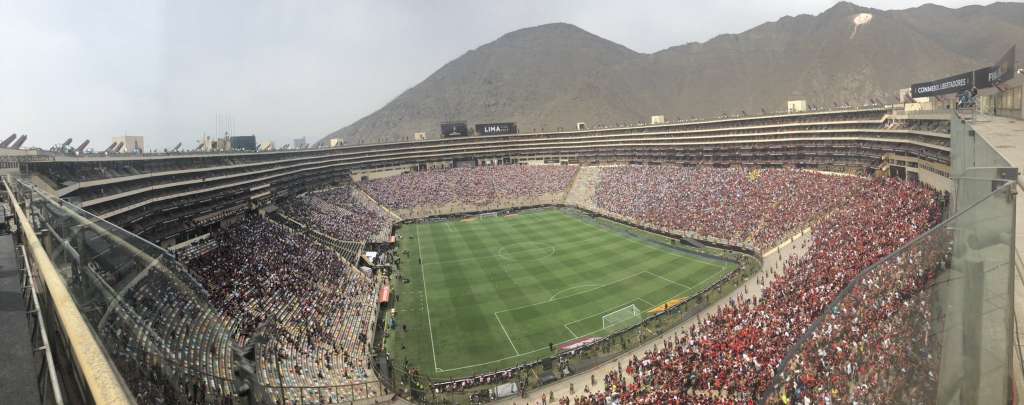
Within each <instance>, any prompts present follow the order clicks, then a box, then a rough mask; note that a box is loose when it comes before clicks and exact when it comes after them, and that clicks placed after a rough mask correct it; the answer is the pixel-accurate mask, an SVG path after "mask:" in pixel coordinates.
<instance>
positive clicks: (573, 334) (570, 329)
mask: <svg viewBox="0 0 1024 405" xmlns="http://www.w3.org/2000/svg"><path fill="white" fill-rule="evenodd" d="M562 326H564V327H565V329H567V330H568V331H569V333H571V334H572V337H573V338H574V339H579V336H576V332H573V331H572V328H570V327H569V324H564V325H562Z"/></svg>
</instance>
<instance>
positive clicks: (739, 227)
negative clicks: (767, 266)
mask: <svg viewBox="0 0 1024 405" xmlns="http://www.w3.org/2000/svg"><path fill="white" fill-rule="evenodd" d="M599 176H600V181H599V184H598V185H597V190H596V192H595V193H594V197H593V199H594V201H593V202H594V204H595V206H596V208H598V209H599V210H604V211H607V212H611V213H613V214H618V215H621V216H624V217H626V218H628V219H631V220H633V221H636V222H639V223H643V224H647V225H651V226H654V227H658V228H663V229H667V230H671V231H674V232H679V233H685V232H690V233H694V234H696V235H697V236H699V237H713V238H718V239H723V240H725V241H729V242H732V243H733V244H737V245H745V244H752V245H753V246H755V247H756V248H757V249H761V250H764V249H767V248H769V247H772V246H775V245H777V244H778V242H779V241H780V240H782V239H785V238H787V237H789V236H790V234H791V233H792V232H794V231H798V230H800V229H799V228H803V227H805V226H807V225H808V224H809V223H810V222H811V221H813V220H816V219H818V218H820V217H821V216H823V215H824V214H827V213H828V212H830V211H831V210H833V209H835V208H837V207H838V206H839V205H840V203H841V202H843V201H844V200H845V198H846V197H848V196H849V195H850V194H851V193H853V192H855V188H854V185H855V184H857V183H859V182H861V181H862V180H861V179H858V178H856V177H852V176H837V175H828V174H822V173H818V172H812V171H799V170H785V169H764V170H753V171H747V170H745V169H721V168H696V167H681V166H669V165H659V166H619V167H607V168H602V169H601V172H600V175H599Z"/></svg>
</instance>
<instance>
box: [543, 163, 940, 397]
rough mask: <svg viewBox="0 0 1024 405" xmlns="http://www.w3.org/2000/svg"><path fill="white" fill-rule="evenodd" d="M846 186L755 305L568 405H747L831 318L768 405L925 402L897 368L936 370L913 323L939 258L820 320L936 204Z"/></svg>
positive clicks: (889, 276)
mask: <svg viewBox="0 0 1024 405" xmlns="http://www.w3.org/2000/svg"><path fill="white" fill-rule="evenodd" d="M847 186H848V187H849V190H847V192H846V193H842V194H840V196H839V200H838V201H837V202H838V204H837V205H836V207H837V209H836V210H835V212H833V213H832V214H831V215H830V216H828V217H827V218H825V219H824V220H822V221H821V222H819V223H818V224H817V225H815V226H814V232H813V233H812V239H811V240H810V241H809V242H808V243H809V246H808V250H807V253H806V254H805V255H803V256H802V257H799V258H796V257H791V258H789V260H787V261H786V263H785V265H784V266H783V269H782V274H780V275H779V276H778V277H776V278H774V279H772V280H771V281H770V283H768V285H766V286H765V287H764V289H763V290H762V294H761V295H760V296H759V297H747V298H741V299H740V300H738V301H733V302H731V303H730V304H728V305H725V306H722V307H720V308H718V309H717V311H716V312H715V313H713V314H711V315H710V316H707V317H705V318H704V319H701V320H700V321H698V322H697V323H696V324H695V325H693V326H691V327H690V328H689V329H688V330H686V331H683V332H680V333H677V334H676V335H675V336H672V337H668V338H666V339H665V340H664V341H663V342H662V344H661V345H660V347H659V348H657V349H655V350H650V351H647V352H645V353H643V354H642V355H638V356H633V357H632V358H631V359H629V361H628V366H627V367H625V368H624V370H623V371H622V372H621V373H620V372H613V373H610V374H608V375H606V376H605V377H604V378H605V382H606V386H605V389H604V390H602V391H599V392H595V393H590V394H586V395H583V396H579V397H577V398H574V402H575V403H576V404H606V403H635V404H684V403H685V404H691V403H695V404H706V403H748V402H750V401H752V400H753V399H756V398H757V397H758V396H759V395H761V394H763V393H765V392H766V391H768V390H769V386H770V384H771V380H772V377H773V376H774V375H775V371H776V368H777V367H778V365H779V364H780V362H781V361H782V359H783V356H784V355H785V353H786V351H787V350H788V349H789V348H790V347H791V346H792V345H793V344H794V343H795V342H796V341H797V339H798V338H800V337H801V336H802V334H803V333H804V331H806V330H807V328H808V327H809V326H810V325H811V323H812V321H814V319H816V318H817V317H819V316H821V315H823V314H826V315H828V317H829V319H828V320H827V321H826V322H824V323H823V325H824V326H823V327H824V329H821V328H819V329H818V331H819V332H820V335H819V336H818V337H815V338H812V339H811V343H810V344H807V345H805V346H802V348H803V350H802V352H801V356H800V357H799V358H797V359H796V360H795V362H792V363H791V365H792V367H793V368H794V369H795V370H797V371H796V373H797V377H796V378H793V379H792V381H787V382H786V383H787V384H786V386H785V389H784V390H783V392H782V393H781V395H779V396H777V397H774V398H776V400H777V401H778V402H781V403H787V404H788V403H849V402H853V401H854V400H856V401H857V402H861V403H927V402H929V401H928V399H927V397H925V396H926V395H927V394H926V392H928V390H922V389H915V388H912V387H910V386H909V385H910V384H922V381H921V379H922V378H924V379H927V377H922V376H928V375H929V374H928V373H927V372H919V373H913V374H910V373H906V372H905V370H904V371H901V368H903V367H929V366H930V365H929V362H932V361H934V360H931V359H929V358H928V356H927V350H926V349H925V348H926V347H927V346H928V345H929V344H935V343H936V342H931V343H929V342H927V335H928V333H929V329H928V325H926V324H922V322H925V323H927V319H930V316H929V313H928V312H918V311H927V307H928V304H927V302H928V300H927V293H925V292H922V289H923V288H924V286H925V285H926V284H927V282H928V280H929V279H930V277H932V274H933V270H934V269H935V266H934V264H935V262H936V261H937V260H941V256H942V255H941V254H935V253H934V251H932V250H929V252H932V253H928V254H927V255H928V256H927V257H925V256H922V254H920V253H919V254H916V255H914V254H911V255H909V256H907V257H902V258H901V259H900V260H896V261H895V262H894V263H887V264H886V265H885V266H882V267H876V268H874V269H875V271H874V272H873V273H871V274H869V275H868V276H866V277H862V278H861V279H860V281H859V284H858V285H857V288H855V289H854V290H853V292H852V294H855V295H854V296H855V297H859V299H858V300H857V303H859V304H860V305H843V306H841V307H840V309H839V310H838V312H833V313H830V314H828V313H826V312H825V311H824V310H825V309H826V306H827V305H828V304H829V303H830V302H831V301H833V300H834V299H835V298H836V297H837V296H838V294H839V293H840V291H841V290H842V289H843V288H844V287H846V286H847V284H849V283H850V282H851V281H852V280H854V278H855V277H856V276H857V275H858V274H859V273H860V272H861V271H862V270H863V269H865V268H867V267H868V266H869V265H871V264H872V263H875V262H877V261H878V260H880V259H882V258H883V257H885V256H887V255H889V254H890V253H892V252H894V251H895V250H896V249H897V248H899V247H900V246H902V245H903V244H905V243H907V242H909V241H910V240H911V239H913V238H915V237H916V236H918V235H920V234H921V233H923V232H924V231H926V230H927V229H928V228H929V227H930V226H931V225H933V224H935V223H936V222H937V221H938V219H939V210H938V207H937V204H936V202H935V199H934V194H933V192H932V191H930V190H927V189H925V188H923V187H921V186H918V185H915V184H912V183H907V182H899V181H895V180H889V179H884V180H883V179H873V180H868V179H861V178H854V179H853V180H852V181H851V182H850V183H848V184H847ZM808 192H810V191H808ZM938 251H939V252H941V250H938ZM890 314H895V316H893V317H892V318H890V317H889V315H890ZM911 318H912V319H915V320H917V321H916V322H908V320H909V319H911ZM901 372H902V373H904V374H903V375H901ZM869 391H870V392H869ZM773 395H774V394H773ZM561 401H562V403H568V402H569V398H563V399H562V400H561ZM804 401H807V402H804Z"/></svg>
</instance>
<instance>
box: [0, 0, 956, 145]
mask: <svg viewBox="0 0 1024 405" xmlns="http://www.w3.org/2000/svg"><path fill="white" fill-rule="evenodd" d="M933 2H934V3H938V4H942V5H945V6H948V7H960V6H963V5H966V4H970V3H971V2H969V1H961V0H951V1H944V0H937V1H933ZM855 3H857V4H860V5H864V6H869V7H875V8H881V9H901V8H908V7H913V6H916V5H919V4H922V3H925V2H924V1H905V0H896V1H888V0H887V1H878V0H870V1H855ZM832 4H834V1H826V0H787V1H771V2H769V1H757V0H723V1H690V0H684V1H671V2H670V1H625V0H623V1H615V2H613V1H586V2H584V1H553V0H537V1H534V0H517V1H502V2H497V1H495V2H490V1H471V0H466V1H414V0H408V1H386V0H377V1H354V0H342V1H331V2H314V1H289V2H283V1H282V2H261V1H191V0H189V1H177V0H176V1H168V2H156V1H124V2H108V1H67V2H53V1H32V0H0V136H6V135H7V134H10V133H14V132H16V133H19V134H22V133H24V134H28V135H29V144H31V145H34V146H40V147H44V148H48V147H49V146H51V145H53V144H55V143H59V142H62V141H63V140H64V139H66V138H74V139H75V144H78V143H79V142H81V141H83V140H85V139H91V140H92V141H93V143H92V146H94V147H96V148H105V147H106V146H107V145H108V144H110V138H111V137H112V136H117V135H121V134H124V133H127V134H129V135H143V136H145V137H146V147H147V148H164V147H171V146H173V145H174V144H176V143H177V142H183V143H184V145H185V147H187V148H191V147H194V146H195V145H196V142H197V140H198V139H199V137H200V136H201V135H202V134H203V133H204V132H205V133H208V134H210V135H214V134H215V132H216V131H217V129H218V125H219V124H218V123H219V122H223V121H224V120H223V119H222V120H219V121H218V116H225V115H227V116H230V117H231V121H232V122H233V124H232V125H233V128H234V132H233V133H234V134H239V135H248V134H256V136H257V139H258V140H268V139H269V140H274V141H275V142H277V144H278V145H279V146H280V145H281V144H283V143H288V142H291V140H292V139H293V138H297V137H302V136H305V137H306V138H307V140H308V141H310V142H313V141H316V140H318V139H319V138H320V137H322V136H324V135H326V134H327V133H329V132H331V131H334V130H336V129H339V128H341V127H343V126H345V125H348V124H349V123H351V122H353V121H355V120H357V119H359V118H361V117H363V116H365V115H366V114H369V113H371V112H373V111H374V110H376V109H378V108H380V107H381V106H383V105H384V104H385V103H387V102H388V101H389V100H391V99H392V98H394V97H396V96H397V95H398V94H399V93H401V92H402V91H404V90H405V89H407V88H409V87H412V86H414V85H415V84H417V83H419V82H420V81H421V80H422V79H424V78H426V77H427V76H428V75H429V74H430V73H432V72H433V71H435V70H437V69H438V68H440V67H441V66H442V65H444V64H445V63H446V62H448V61H450V60H452V59H454V58H457V57H458V56H460V55H462V54H463V53H465V52H466V51H468V50H470V49H473V48H476V47H478V46H480V45H483V44H485V43H488V42H490V41H493V40H494V39H497V37H499V36H501V35H502V34H504V33H506V32H509V31H513V30H516V29H519V28H524V27H529V26H535V25H540V24H545V23H550V22H568V23H572V24H575V25H578V26H580V27H581V28H583V29H585V30H587V31H590V32H592V33H594V34H596V35H598V36H601V37H604V38H607V39H609V40H612V41H615V42H618V43H620V44H623V45H625V46H627V47H629V48H632V49H634V50H637V51H641V52H654V51H658V50H661V49H664V48H667V47H670V46H674V45H680V44H684V43H687V42H693V41H706V40H708V39H710V38H711V37H713V36H715V35H718V34H722V33H738V32H742V31H745V30H747V29H749V28H752V27H754V26H756V25H758V24H761V23H763V22H766V21H775V20H777V19H779V18H781V17H783V16H785V15H797V14H818V13H821V12H822V11H824V10H826V9H828V8H829V7H831V6H832Z"/></svg>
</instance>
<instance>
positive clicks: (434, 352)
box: [416, 225, 440, 370]
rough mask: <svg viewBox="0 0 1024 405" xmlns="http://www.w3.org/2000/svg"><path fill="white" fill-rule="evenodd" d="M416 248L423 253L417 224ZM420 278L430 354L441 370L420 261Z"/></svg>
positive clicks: (425, 277) (435, 366) (423, 272)
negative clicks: (425, 310)
mask: <svg viewBox="0 0 1024 405" xmlns="http://www.w3.org/2000/svg"><path fill="white" fill-rule="evenodd" d="M416 250H417V252H416V253H417V254H419V255H422V254H423V245H422V244H420V227H419V225H417V226H416ZM420 257H422V256H420ZM420 278H421V279H422V280H423V305H425V306H426V307H427V332H429V333H430V354H431V355H432V356H434V369H435V370H440V369H439V368H437V351H436V350H435V349H434V326H433V325H431V324H430V300H429V299H427V273H426V272H425V271H423V263H420Z"/></svg>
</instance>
